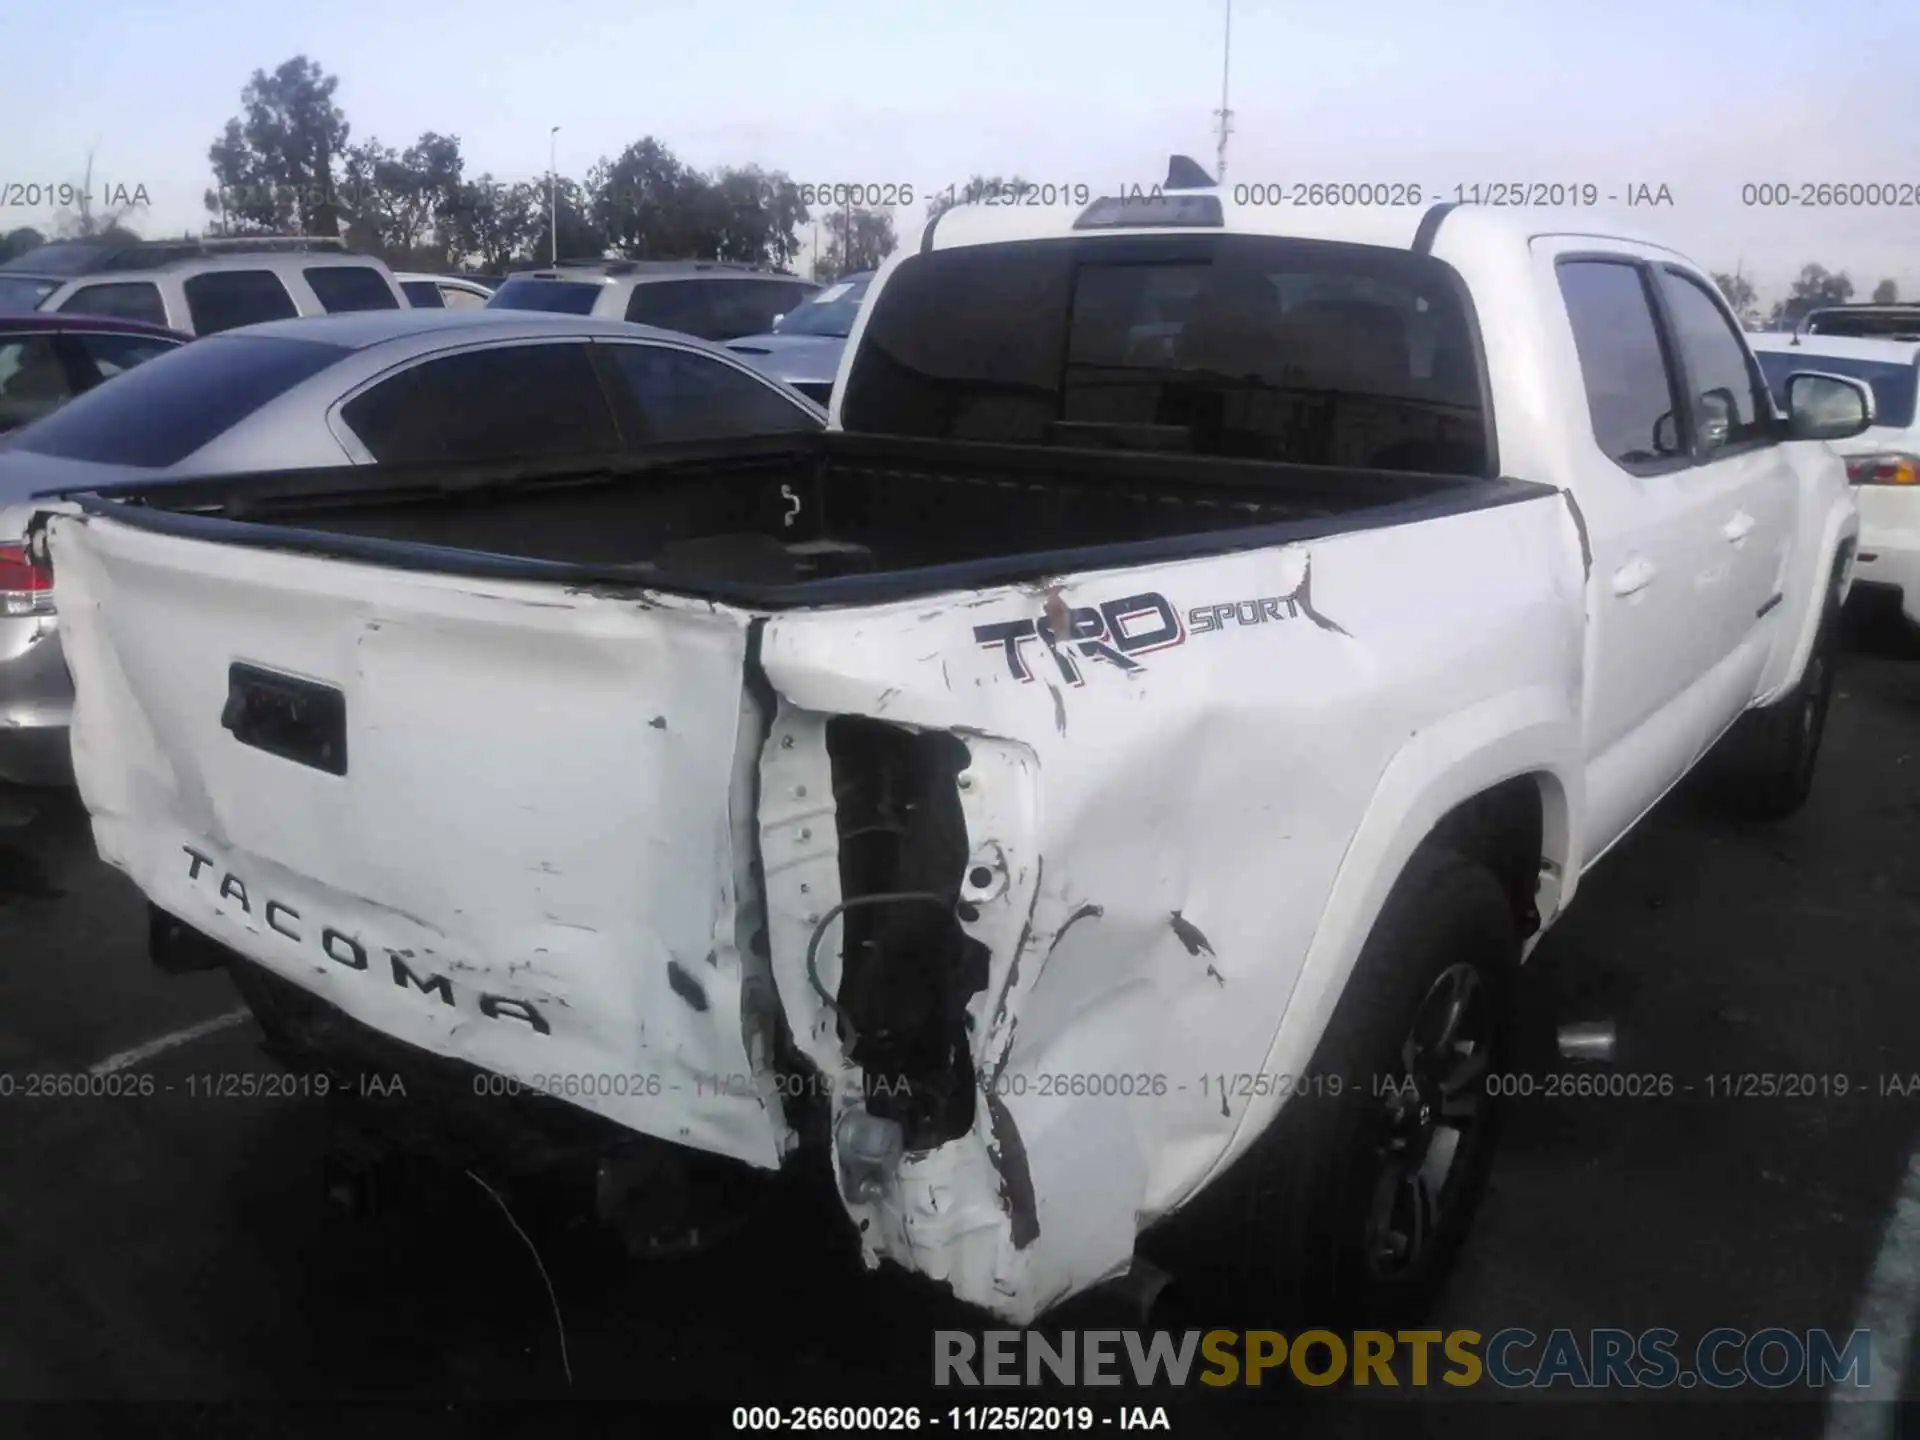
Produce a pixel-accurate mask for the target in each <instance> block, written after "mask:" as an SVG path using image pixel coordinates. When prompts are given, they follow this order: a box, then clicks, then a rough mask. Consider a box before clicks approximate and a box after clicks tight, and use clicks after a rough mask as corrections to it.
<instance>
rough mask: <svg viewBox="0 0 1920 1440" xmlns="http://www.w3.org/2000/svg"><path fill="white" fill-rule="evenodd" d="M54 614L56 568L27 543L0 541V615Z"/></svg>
mask: <svg viewBox="0 0 1920 1440" xmlns="http://www.w3.org/2000/svg"><path fill="white" fill-rule="evenodd" d="M51 614H53V567H52V566H51V565H48V564H46V563H45V562H43V561H39V560H36V559H34V558H33V557H32V556H31V555H29V554H28V553H27V548H26V547H25V546H24V545H21V544H18V543H16V542H5V543H0V617H4V616H23V615H51Z"/></svg>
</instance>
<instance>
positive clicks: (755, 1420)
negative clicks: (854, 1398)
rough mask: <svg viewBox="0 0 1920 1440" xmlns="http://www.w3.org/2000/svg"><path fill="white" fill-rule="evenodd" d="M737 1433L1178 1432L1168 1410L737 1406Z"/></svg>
mask: <svg viewBox="0 0 1920 1440" xmlns="http://www.w3.org/2000/svg"><path fill="white" fill-rule="evenodd" d="M733 1428H734V1429H735V1430H777V1431H782V1432H791V1431H809V1430H818V1431H834V1432H840V1431H847V1430H860V1431H915V1430H921V1429H928V1430H960V1431H967V1430H1020V1431H1029V1432H1031V1431H1077V1430H1102V1429H1112V1430H1162V1431H1169V1430H1172V1429H1173V1422H1172V1421H1171V1420H1170V1419H1169V1418H1168V1416H1167V1408H1166V1406H1164V1405H1116V1406H1111V1407H1108V1406H1094V1405H953V1406H949V1407H948V1408H947V1409H945V1410H929V1411H925V1412H923V1411H922V1410H921V1408H920V1407H919V1406H918V1405H736V1406H734V1407H733Z"/></svg>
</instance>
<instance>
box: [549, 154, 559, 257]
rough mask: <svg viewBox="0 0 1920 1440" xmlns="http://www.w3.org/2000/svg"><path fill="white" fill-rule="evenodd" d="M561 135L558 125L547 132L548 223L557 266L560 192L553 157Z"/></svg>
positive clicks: (553, 255)
mask: <svg viewBox="0 0 1920 1440" xmlns="http://www.w3.org/2000/svg"><path fill="white" fill-rule="evenodd" d="M559 134H560V127H559V126H558V125H556V126H554V127H553V129H551V130H549V131H548V132H547V223H548V224H549V225H550V226H551V227H552V229H553V240H552V244H553V250H552V256H551V258H552V262H553V263H554V264H555V265H558V264H559V263H560V201H559V199H558V198H557V197H558V195H559V192H558V190H556V189H555V188H554V187H555V172H554V168H553V157H554V155H555V154H556V153H557V147H558V146H559V144H560V141H559V138H558V137H559Z"/></svg>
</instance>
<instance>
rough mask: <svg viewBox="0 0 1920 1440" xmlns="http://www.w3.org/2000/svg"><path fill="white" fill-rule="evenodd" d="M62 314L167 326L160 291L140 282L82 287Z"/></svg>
mask: <svg viewBox="0 0 1920 1440" xmlns="http://www.w3.org/2000/svg"><path fill="white" fill-rule="evenodd" d="M60 312H61V314H63V315H110V316H112V317H114V318H115V319H117V320H143V321H145V322H146V323H147V324H149V325H164V324H166V323H167V307H166V305H165V303H163V302H162V301H161V299H160V289H159V287H158V286H157V285H151V284H149V283H148V282H146V281H144V280H141V281H137V282H129V283H127V284H123V285H82V286H81V287H80V288H79V289H78V290H76V291H74V292H73V294H71V295H69V296H68V297H67V299H66V303H65V304H64V305H62V306H61V307H60Z"/></svg>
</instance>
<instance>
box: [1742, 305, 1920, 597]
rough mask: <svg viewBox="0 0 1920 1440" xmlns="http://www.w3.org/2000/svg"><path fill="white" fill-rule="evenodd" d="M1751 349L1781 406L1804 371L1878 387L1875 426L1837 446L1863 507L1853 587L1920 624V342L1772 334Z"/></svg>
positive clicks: (1757, 338) (1756, 338)
mask: <svg viewBox="0 0 1920 1440" xmlns="http://www.w3.org/2000/svg"><path fill="white" fill-rule="evenodd" d="M1917 328H1920V327H1917ZM1753 348H1754V350H1755V351H1756V352H1757V353H1758V354H1759V357H1760V368H1761V369H1762V370H1764V371H1765V372H1766V375H1767V380H1768V382H1769V384H1771V385H1772V387H1773V393H1774V397H1775V399H1776V401H1778V402H1780V403H1782V404H1784V403H1785V400H1786V386H1787V383H1788V380H1789V379H1790V378H1791V376H1792V375H1794V374H1795V373H1797V372H1799V371H1803V370H1819V371H1824V372H1826V373H1828V374H1833V375H1849V376H1852V377H1853V378H1854V379H1856V380H1864V381H1865V382H1866V383H1867V384H1868V385H1869V386H1870V387H1872V390H1873V401H1874V412H1875V413H1874V417H1873V424H1872V425H1871V426H1870V427H1868V429H1867V430H1865V431H1864V432H1863V433H1861V434H1859V435H1856V436H1853V437H1851V438H1849V439H1845V440H1837V441H1835V442H1834V443H1833V448H1834V450H1835V451H1837V452H1838V453H1839V454H1840V455H1841V456H1842V457H1843V458H1844V459H1845V461H1846V466H1847V477H1848V478H1849V479H1850V480H1851V481H1852V482H1853V485H1854V496H1855V498H1856V500H1857V501H1858V503H1859V506H1860V553H1859V556H1858V558H1857V566H1858V569H1857V576H1858V579H1857V582H1856V584H1855V586H1854V589H1855V590H1856V591H1857V592H1858V593H1859V598H1860V600H1861V601H1863V602H1865V603H1866V604H1868V605H1870V606H1879V607H1881V608H1883V609H1886V610H1892V611H1898V612H1899V613H1900V614H1901V615H1902V616H1903V617H1904V618H1905V620H1906V621H1907V623H1909V624H1913V625H1920V411H1917V407H1916V398H1917V397H1920V339H1910V340H1865V339H1861V340H1857V339H1851V338H1846V337H1842V336H1837V335H1830V334H1826V333H1823V332H1814V333H1810V334H1807V335H1805V336H1799V335H1771V334H1769V335H1756V336H1754V337H1753Z"/></svg>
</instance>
